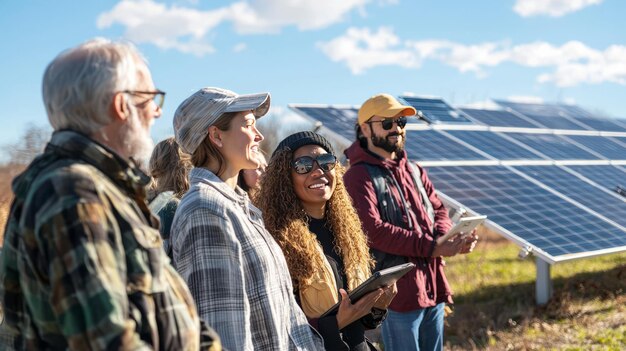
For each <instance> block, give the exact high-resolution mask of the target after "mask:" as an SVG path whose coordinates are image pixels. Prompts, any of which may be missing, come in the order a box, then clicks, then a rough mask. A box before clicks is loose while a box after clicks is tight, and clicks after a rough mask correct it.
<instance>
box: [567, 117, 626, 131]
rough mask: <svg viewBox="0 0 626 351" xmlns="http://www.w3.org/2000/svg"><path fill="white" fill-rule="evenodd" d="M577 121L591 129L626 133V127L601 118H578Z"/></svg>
mask: <svg viewBox="0 0 626 351" xmlns="http://www.w3.org/2000/svg"><path fill="white" fill-rule="evenodd" d="M576 120H577V121H579V122H581V123H583V124H585V125H587V126H589V127H590V128H591V129H595V130H599V131H608V132H626V127H624V126H622V125H620V124H619V122H617V121H614V120H610V119H601V118H576Z"/></svg>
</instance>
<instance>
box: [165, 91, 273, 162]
mask: <svg viewBox="0 0 626 351" xmlns="http://www.w3.org/2000/svg"><path fill="white" fill-rule="evenodd" d="M269 108H270V94H269V93H258V94H249V95H238V94H236V93H234V92H232V91H230V90H226V89H221V88H209V87H208V88H202V89H200V90H198V91H197V92H195V93H194V94H193V95H191V96H190V97H188V98H187V99H185V101H183V102H182V103H181V104H180V105H179V106H178V108H177V109H176V112H175V113H174V134H175V137H176V142H177V143H178V144H179V145H180V146H181V147H182V148H183V150H184V151H185V152H187V153H188V154H193V153H194V151H196V149H197V148H198V146H200V143H202V141H203V140H204V138H205V137H206V135H207V133H208V128H209V126H211V125H213V124H214V123H215V122H216V121H217V119H218V118H219V117H220V116H221V115H222V114H224V113H226V112H239V111H248V110H250V111H253V113H254V115H255V116H256V117H257V118H258V117H261V116H263V115H265V114H266V113H267V111H268V110H269Z"/></svg>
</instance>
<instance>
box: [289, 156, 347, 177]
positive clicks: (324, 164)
mask: <svg viewBox="0 0 626 351" xmlns="http://www.w3.org/2000/svg"><path fill="white" fill-rule="evenodd" d="M316 162H317V165H318V166H319V167H320V169H321V170H322V171H324V172H330V171H331V170H332V169H333V168H335V165H336V164H337V157H335V155H333V154H321V155H319V156H317V157H316V158H313V157H310V156H302V157H298V158H297V159H295V160H293V161H291V167H292V168H293V170H294V171H296V173H298V174H307V173H310V172H311V171H312V170H313V165H315V163H316Z"/></svg>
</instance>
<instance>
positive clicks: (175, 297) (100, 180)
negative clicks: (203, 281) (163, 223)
mask: <svg viewBox="0 0 626 351" xmlns="http://www.w3.org/2000/svg"><path fill="white" fill-rule="evenodd" d="M148 181H149V178H148V177H147V176H146V175H145V174H144V173H143V172H141V171H140V170H139V169H138V168H136V167H135V166H134V164H133V162H126V161H125V160H123V159H121V158H120V157H119V156H117V155H116V154H115V153H113V152H112V151H110V150H109V149H108V148H106V147H105V146H103V145H100V144H98V143H96V142H95V141H93V140H91V139H90V138H88V137H86V136H84V135H81V134H79V133H76V132H72V131H60V132H55V133H54V134H53V136H52V139H51V141H50V143H49V144H48V145H47V147H46V151H45V152H44V154H43V155H41V156H39V157H38V158H37V159H35V160H34V161H33V163H32V164H31V165H30V166H29V168H28V169H27V170H26V171H25V172H24V173H22V174H21V175H20V176H19V177H18V178H16V180H15V181H14V183H13V191H14V193H15V196H16V197H15V200H14V202H13V204H12V207H11V213H10V216H9V220H8V222H7V228H6V231H5V241H4V248H3V252H2V257H1V261H0V298H1V300H0V302H1V303H2V305H3V309H4V317H5V323H4V325H3V326H2V328H3V329H4V330H3V333H5V332H7V330H8V331H9V332H10V333H13V336H14V337H15V340H14V341H13V345H5V346H6V347H7V348H17V349H24V348H26V349H36V350H43V349H53V350H57V349H63V350H65V349H67V348H71V349H81V350H87V349H89V350H92V349H97V350H102V349H133V350H139V349H146V350H153V349H156V350H197V349H198V348H199V347H200V343H201V342H204V343H203V344H202V346H203V347H204V348H205V349H213V350H219V349H220V346H219V338H217V336H216V335H215V334H211V333H210V332H209V331H207V329H206V327H204V329H203V330H202V331H201V323H200V320H199V318H198V315H197V312H196V308H195V305H194V302H193V300H192V297H191V294H190V292H189V290H188V289H187V287H186V285H185V284H184V282H183V280H182V279H181V278H180V276H179V275H178V274H177V273H176V271H175V270H174V269H173V268H172V266H171V265H170V263H169V259H168V258H167V256H166V255H165V252H164V251H163V248H162V240H161V237H160V235H159V231H158V229H157V228H158V220H157V219H156V218H155V217H154V216H153V215H152V214H151V213H150V211H149V209H148V207H147V205H146V202H145V190H144V189H145V185H146V184H147V183H148ZM202 332H203V333H202ZM201 333H202V335H203V336H204V339H202V338H201ZM0 340H4V338H2V339H0ZM0 346H2V345H0Z"/></svg>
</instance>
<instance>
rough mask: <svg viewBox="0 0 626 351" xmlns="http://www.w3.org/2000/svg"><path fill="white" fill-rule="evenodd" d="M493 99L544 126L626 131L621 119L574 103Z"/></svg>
mask: <svg viewBox="0 0 626 351" xmlns="http://www.w3.org/2000/svg"><path fill="white" fill-rule="evenodd" d="M494 101H495V102H496V103H497V104H498V105H500V106H503V107H508V108H510V109H512V110H515V111H517V112H518V113H521V114H523V115H524V116H526V117H527V118H529V119H531V120H533V121H535V122H536V123H539V124H541V125H542V126H544V127H545V128H551V129H569V130H598V131H609V132H626V125H625V124H624V123H623V122H622V121H619V120H616V119H610V118H601V117H598V116H594V115H593V114H591V113H589V112H588V111H586V110H584V109H582V108H580V107H579V106H576V105H563V104H529V103H518V102H511V101H504V100H494Z"/></svg>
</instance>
